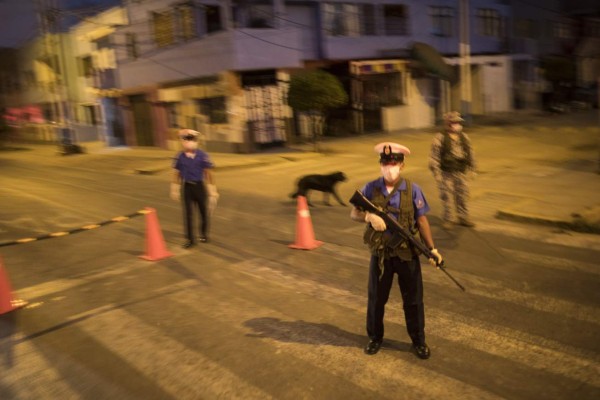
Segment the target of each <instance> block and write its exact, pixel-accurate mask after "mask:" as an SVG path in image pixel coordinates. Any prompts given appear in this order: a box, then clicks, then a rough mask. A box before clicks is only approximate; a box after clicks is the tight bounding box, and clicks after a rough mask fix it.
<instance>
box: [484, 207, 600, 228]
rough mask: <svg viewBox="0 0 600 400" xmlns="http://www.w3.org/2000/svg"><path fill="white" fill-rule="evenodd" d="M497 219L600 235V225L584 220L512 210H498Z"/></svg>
mask: <svg viewBox="0 0 600 400" xmlns="http://www.w3.org/2000/svg"><path fill="white" fill-rule="evenodd" d="M496 218H497V219H501V220H506V221H514V222H521V223H529V224H535V225H545V226H554V227H556V228H561V229H567V230H571V231H574V232H581V233H594V234H600V225H597V224H593V223H590V222H588V221H586V220H585V219H583V218H574V219H573V220H572V221H565V220H562V219H556V218H550V217H542V216H538V215H531V214H525V213H520V212H515V211H510V210H506V209H504V210H498V211H497V212H496Z"/></svg>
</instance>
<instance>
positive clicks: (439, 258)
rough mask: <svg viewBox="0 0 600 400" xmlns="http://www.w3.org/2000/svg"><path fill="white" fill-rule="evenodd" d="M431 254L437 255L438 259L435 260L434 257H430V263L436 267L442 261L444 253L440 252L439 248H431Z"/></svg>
mask: <svg viewBox="0 0 600 400" xmlns="http://www.w3.org/2000/svg"><path fill="white" fill-rule="evenodd" d="M431 254H433V255H434V256H435V257H436V260H434V259H433V258H430V259H429V260H428V261H429V264H431V265H433V266H434V267H437V266H439V265H440V264H441V263H442V260H443V258H442V255H441V254H440V252H439V251H438V250H437V249H431Z"/></svg>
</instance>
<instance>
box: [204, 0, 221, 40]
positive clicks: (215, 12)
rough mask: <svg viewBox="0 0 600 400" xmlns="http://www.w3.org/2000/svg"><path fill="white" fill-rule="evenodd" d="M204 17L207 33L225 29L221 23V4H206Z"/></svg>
mask: <svg viewBox="0 0 600 400" xmlns="http://www.w3.org/2000/svg"><path fill="white" fill-rule="evenodd" d="M203 9H204V18H205V20H206V33H211V32H217V31H220V30H222V29H223V24H222V23H221V8H220V7H219V6H209V5H205V6H204V7H203Z"/></svg>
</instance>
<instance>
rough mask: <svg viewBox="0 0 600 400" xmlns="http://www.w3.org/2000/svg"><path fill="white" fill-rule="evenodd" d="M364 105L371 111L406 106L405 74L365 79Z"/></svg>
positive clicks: (378, 75) (379, 75)
mask: <svg viewBox="0 0 600 400" xmlns="http://www.w3.org/2000/svg"><path fill="white" fill-rule="evenodd" d="M362 103H363V104H364V107H365V108H366V109H369V110H376V109H379V108H381V107H385V106H395V105H400V104H405V103H406V99H405V89H404V87H403V74H402V73H399V72H392V73H385V74H373V75H369V76H368V77H365V80H364V82H363V98H362Z"/></svg>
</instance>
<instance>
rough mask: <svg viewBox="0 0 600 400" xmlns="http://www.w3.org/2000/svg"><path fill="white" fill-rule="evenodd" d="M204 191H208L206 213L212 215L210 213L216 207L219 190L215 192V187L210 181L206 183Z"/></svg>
mask: <svg viewBox="0 0 600 400" xmlns="http://www.w3.org/2000/svg"><path fill="white" fill-rule="evenodd" d="M206 191H207V193H208V204H207V209H208V215H212V213H213V212H214V211H215V208H217V202H218V201H219V192H217V187H216V186H215V185H213V184H210V183H207V184H206Z"/></svg>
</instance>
